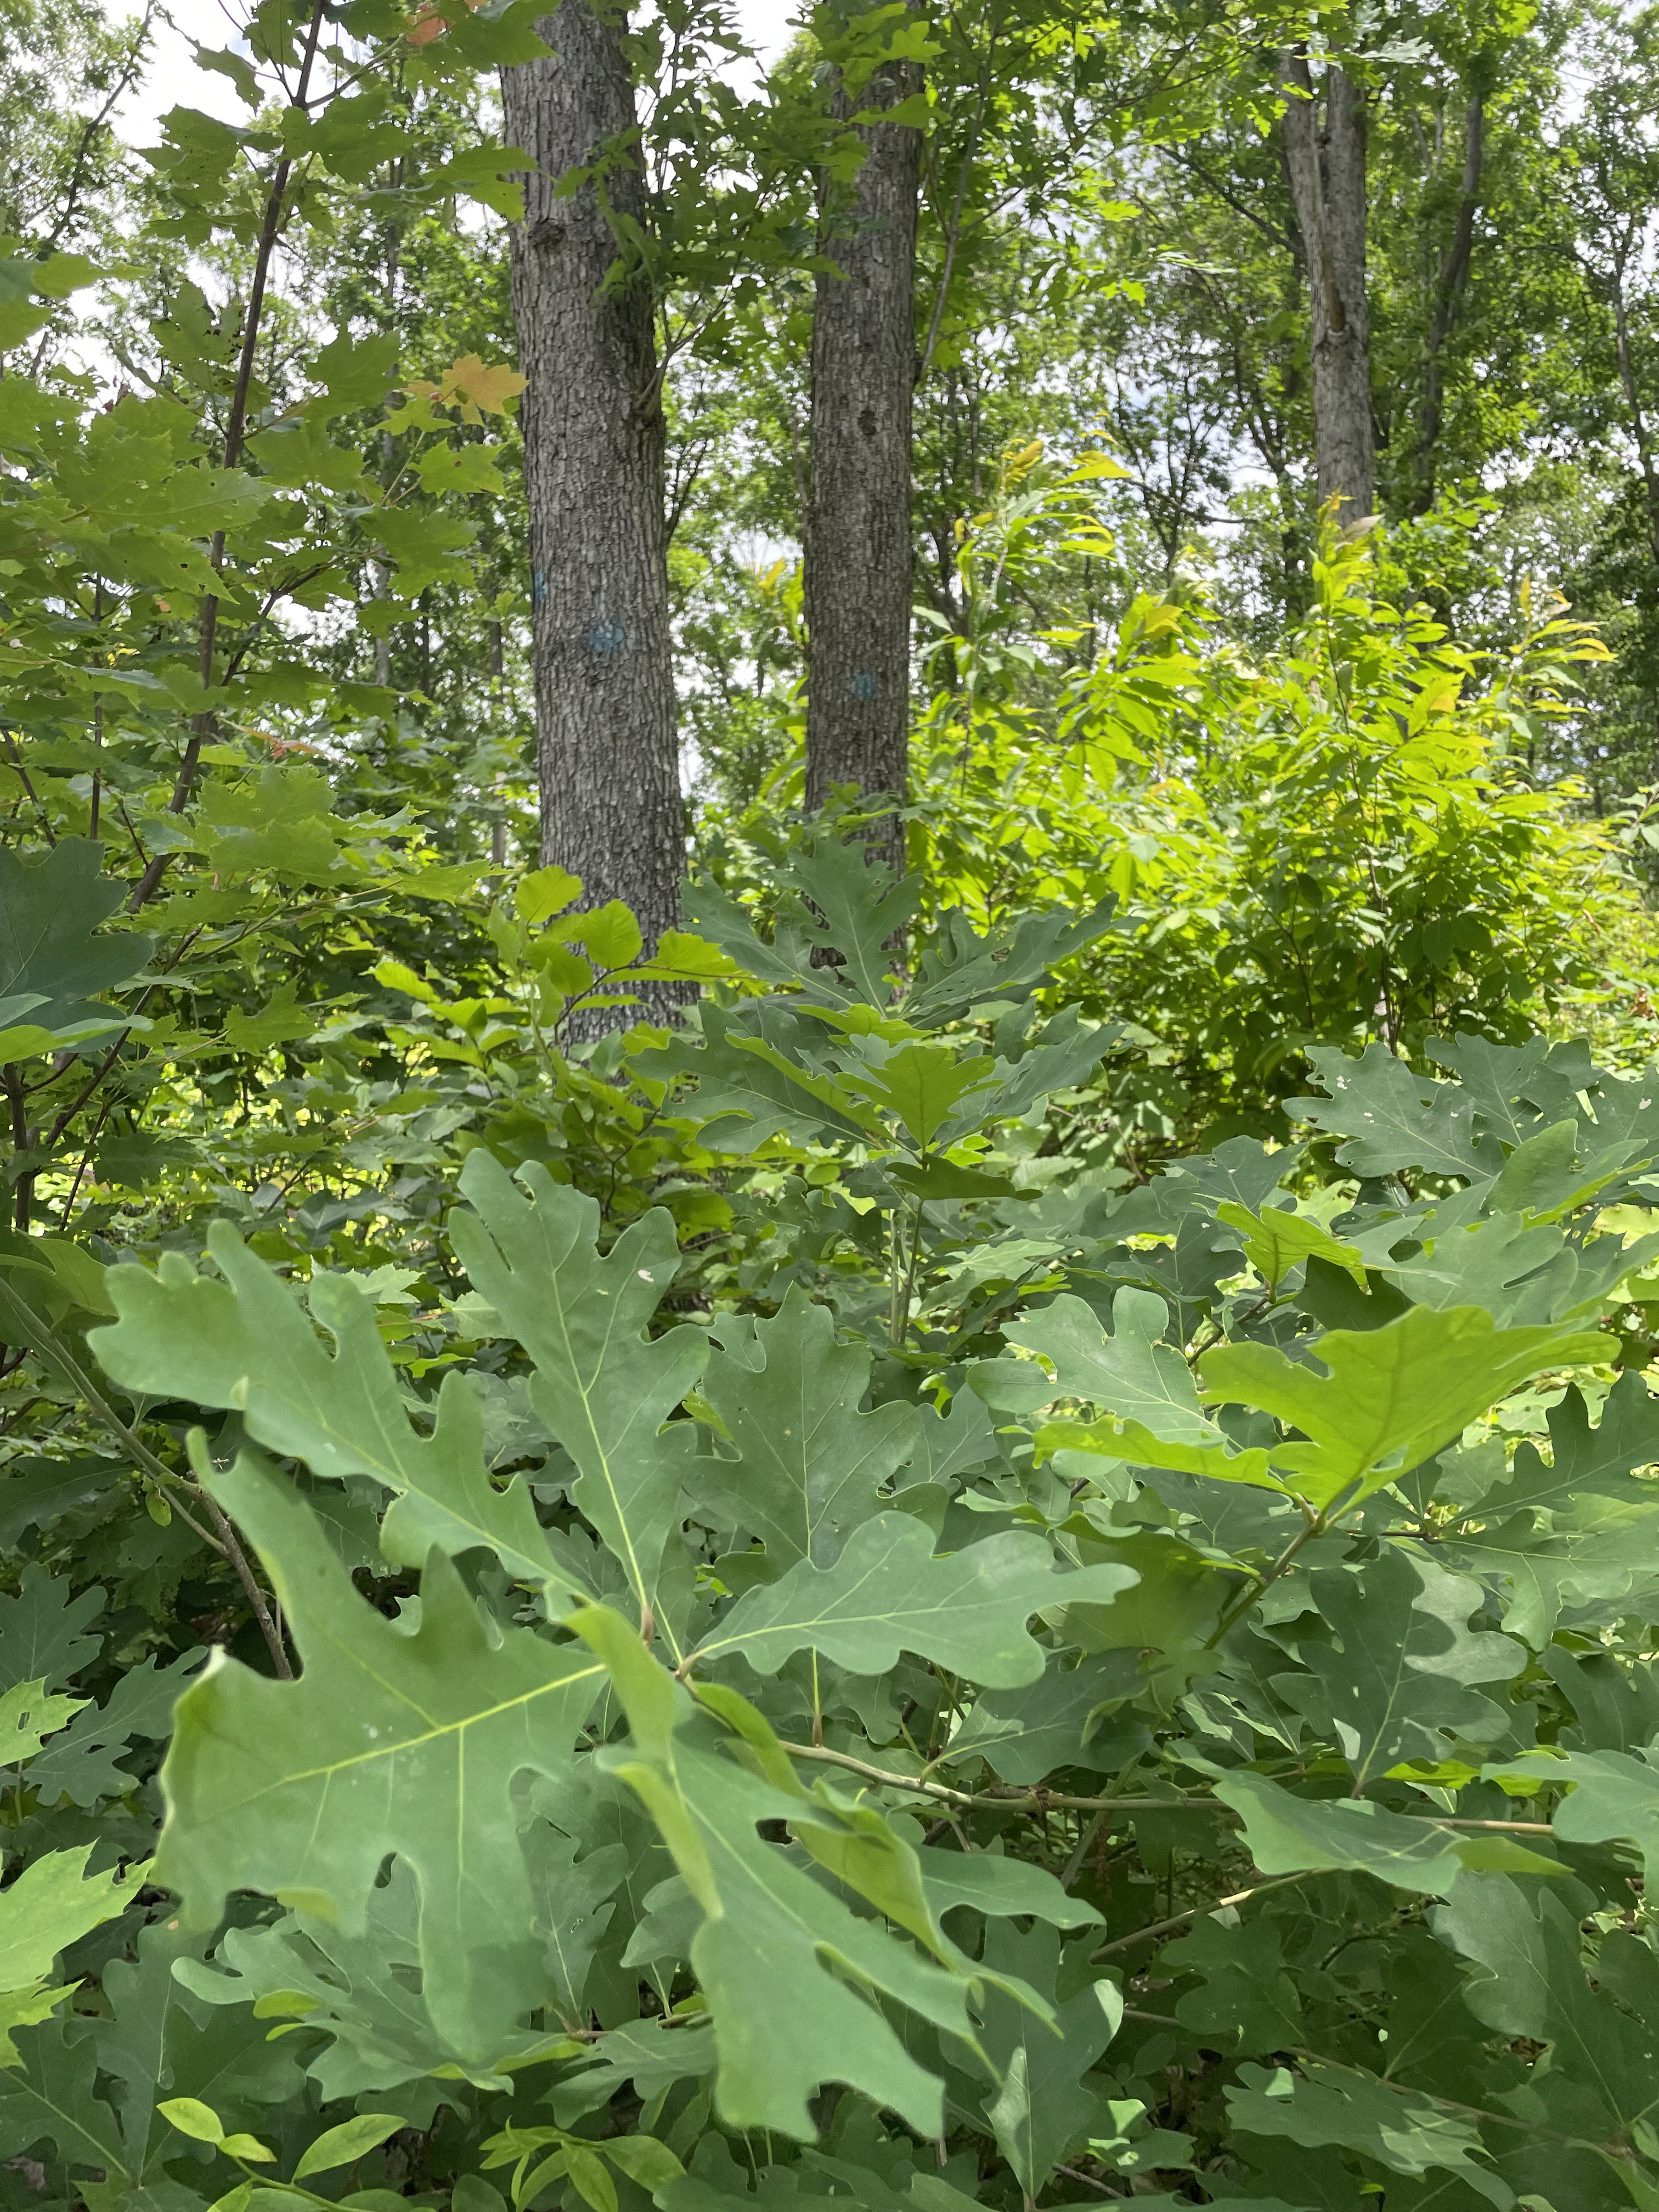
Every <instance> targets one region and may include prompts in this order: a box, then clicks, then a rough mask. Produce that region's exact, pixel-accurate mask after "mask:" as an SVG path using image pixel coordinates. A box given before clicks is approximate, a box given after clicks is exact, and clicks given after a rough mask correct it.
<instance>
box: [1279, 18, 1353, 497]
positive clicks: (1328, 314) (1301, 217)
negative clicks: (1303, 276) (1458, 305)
mask: <svg viewBox="0 0 1659 2212" xmlns="http://www.w3.org/2000/svg"><path fill="white" fill-rule="evenodd" d="M1279 85H1280V88H1281V89H1282V90H1283V92H1284V94H1285V116H1284V122H1283V125H1282V129H1283V144H1284V149H1285V170H1286V173H1288V175H1289V178H1290V185H1291V203H1292V204H1293V205H1294V207H1295V210H1296V221H1297V229H1298V230H1299V231H1300V232H1301V234H1302V246H1303V257H1304V264H1305V266H1306V269H1307V272H1308V307H1309V322H1310V331H1309V337H1310V352H1311V355H1312V357H1313V407H1314V459H1315V465H1316V474H1317V476H1318V480H1319V501H1320V504H1321V506H1323V505H1324V504H1325V502H1326V501H1328V500H1332V499H1337V500H1340V501H1341V502H1342V503H1341V506H1340V508H1339V509H1338V518H1339V520H1340V521H1342V522H1345V523H1353V522H1358V520H1360V519H1361V517H1362V516H1364V515H1368V514H1370V513H1371V511H1372V507H1373V505H1374V502H1375V483H1376V444H1375V437H1374V433H1373V430H1372V427H1371V365H1370V328H1369V324H1368V320H1367V314H1366V302H1365V100H1364V93H1363V92H1362V91H1361V90H1360V88H1359V87H1358V85H1357V84H1356V83H1355V82H1354V81H1353V79H1352V77H1351V76H1349V75H1348V73H1347V71H1346V70H1342V69H1339V68H1338V67H1337V66H1336V65H1335V64H1334V63H1332V64H1330V65H1329V66H1328V68H1327V70H1326V72H1325V76H1324V81H1323V84H1322V88H1321V90H1322V100H1323V106H1324V123H1323V127H1321V123H1320V107H1321V97H1320V95H1319V94H1316V92H1315V89H1314V85H1313V82H1312V79H1311V77H1310V74H1309V70H1308V58H1307V55H1306V53H1305V52H1301V51H1299V50H1298V51H1294V52H1283V53H1281V54H1280V55H1279Z"/></svg>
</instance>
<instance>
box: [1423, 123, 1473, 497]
mask: <svg viewBox="0 0 1659 2212" xmlns="http://www.w3.org/2000/svg"><path fill="white" fill-rule="evenodd" d="M1485 153H1486V101H1485V100H1484V99H1483V98H1482V97H1481V95H1480V93H1479V92H1478V91H1472V92H1471V93H1470V94H1469V100H1468V108H1467V109H1466V111H1465V112H1464V118H1463V184H1462V191H1460V193H1459V195H1458V201H1457V219H1456V221H1455V223H1454V224H1453V226H1452V235H1451V244H1450V246H1449V247H1448V248H1447V250H1446V258H1445V260H1444V262H1443V264H1442V266H1441V270H1440V282H1439V284H1438V285H1437V288H1436V291H1435V301H1434V315H1433V319H1432V320H1431V323H1430V325H1429V335H1428V339H1427V343H1426V344H1425V348H1424V362H1423V411H1422V414H1421V416H1420V417H1419V426H1418V436H1417V453H1416V457H1415V466H1414V469H1413V475H1414V476H1415V477H1416V479H1417V482H1416V487H1415V489H1414V491H1413V498H1412V508H1413V513H1417V514H1426V513H1428V511H1429V509H1430V507H1432V506H1433V505H1434V492H1435V473H1436V464H1437V459H1438V448H1439V444H1440V433H1441V431H1442V429H1443V428H1444V425H1445V419H1446V341H1447V340H1448V338H1449V337H1450V336H1451V333H1452V331H1453V329H1454V327H1455V325H1456V322H1457V318H1458V316H1459V314H1460V313H1462V306H1463V295H1464V294H1465V293H1466V292H1467V291H1468V283H1469V264H1470V262H1471V261H1472V259H1473V258H1474V218H1475V216H1476V215H1477V214H1478V213H1479V212H1480V172H1481V167H1482V163H1483V161H1484V159H1485Z"/></svg>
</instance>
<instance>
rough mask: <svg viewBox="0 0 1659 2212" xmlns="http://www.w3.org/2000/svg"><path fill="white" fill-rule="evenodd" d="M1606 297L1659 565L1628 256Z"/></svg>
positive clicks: (1657, 510) (1617, 263)
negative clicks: (1630, 304)
mask: <svg viewBox="0 0 1659 2212" xmlns="http://www.w3.org/2000/svg"><path fill="white" fill-rule="evenodd" d="M1607 297H1608V300H1609V302H1610V303H1611V305H1612V307H1613V333H1614V336H1615V337H1617V339H1618V342H1619V381H1620V386H1622V387H1623V390H1624V394H1625V405H1626V410H1628V412H1629V415H1630V428H1631V436H1632V438H1633V439H1634V441H1635V442H1636V459H1637V462H1638V465H1639V466H1640V468H1641V471H1642V488H1643V490H1644V494H1645V495H1646V501H1645V504H1646V513H1647V526H1648V550H1649V551H1650V553H1651V554H1652V556H1653V558H1654V560H1655V561H1656V562H1659V468H1656V466H1655V461H1654V451H1653V429H1652V425H1651V424H1650V422H1649V421H1648V418H1647V411H1646V410H1645V409H1644V406H1643V404H1642V392H1641V386H1639V385H1638V383H1637V380H1636V357H1635V355H1634V352H1633V351H1632V346H1631V337H1630V310H1629V307H1628V304H1627V302H1626V297H1625V256H1624V254H1623V253H1622V252H1619V253H1615V254H1614V255H1613V264H1612V274H1611V276H1610V277H1609V279H1608V283H1607Z"/></svg>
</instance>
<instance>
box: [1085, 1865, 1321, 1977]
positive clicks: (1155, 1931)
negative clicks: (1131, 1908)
mask: <svg viewBox="0 0 1659 2212" xmlns="http://www.w3.org/2000/svg"><path fill="white" fill-rule="evenodd" d="M1320 1871H1321V1869H1319V1868H1317V1867H1304V1868H1303V1869H1302V1870H1301V1872H1300V1873H1299V1874H1281V1875H1279V1876H1278V1877H1277V1878H1276V1879H1275V1880H1274V1881H1258V1882H1256V1883H1255V1884H1254V1885H1253V1886H1252V1887H1250V1888H1249V1889H1236V1890H1235V1891H1234V1892H1233V1893H1232V1895H1231V1897H1218V1898H1217V1899H1216V1900H1215V1902H1214V1903H1213V1904H1212V1905H1204V1904H1198V1905H1188V1906H1186V1907H1185V1909H1184V1910H1183V1911H1180V1912H1172V1913H1171V1914H1170V1917H1169V1918H1168V1919H1167V1920H1154V1921H1152V1922H1151V1923H1149V1924H1148V1925H1147V1926H1146V1927H1145V1928H1137V1929H1135V1931H1134V1933H1133V1936H1117V1937H1116V1938H1115V1940H1114V1941H1113V1942H1110V1943H1103V1944H1102V1945H1101V1947H1100V1948H1099V1949H1098V1950H1097V1951H1091V1953H1090V1954H1089V1956H1090V1959H1091V1960H1095V1959H1109V1958H1110V1957H1111V1955H1112V1954H1113V1953H1114V1952H1115V1951H1130V1950H1133V1948H1134V1947H1135V1945H1136V1944H1137V1943H1150V1942H1152V1938H1153V1937H1154V1936H1168V1935H1170V1934H1172V1933H1173V1932H1174V1930H1175V1929H1177V1928H1184V1927H1185V1926H1186V1925H1187V1923H1188V1921H1189V1920H1197V1919H1199V1918H1200V1917H1202V1916H1203V1915H1204V1914H1205V1913H1206V1912H1225V1911H1227V1909H1228V1907H1229V1906H1230V1905H1246V1904H1248V1903H1249V1900H1250V1899H1251V1898H1253V1897H1265V1896H1266V1895H1267V1892H1268V1891H1269V1890H1270V1889H1288V1888H1289V1887H1290V1886H1291V1883H1292V1882H1293V1881H1306V1880H1307V1878H1308V1876H1309V1875H1310V1874H1317V1873H1319V1872H1320Z"/></svg>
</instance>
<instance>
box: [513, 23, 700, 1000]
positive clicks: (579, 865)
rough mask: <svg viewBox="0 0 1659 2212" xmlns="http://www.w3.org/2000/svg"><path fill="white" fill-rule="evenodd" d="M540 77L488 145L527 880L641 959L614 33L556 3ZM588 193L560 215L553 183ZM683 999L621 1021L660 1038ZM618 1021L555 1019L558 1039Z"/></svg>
mask: <svg viewBox="0 0 1659 2212" xmlns="http://www.w3.org/2000/svg"><path fill="white" fill-rule="evenodd" d="M625 29H626V16H625V14H624V13H623V10H622V9H615V10H604V9H597V8H594V7H592V6H590V5H589V4H588V0H564V4H563V6H562V7H561V8H560V9H558V10H557V11H556V13H555V14H553V15H546V16H544V17H542V18H541V20H540V21H539V22H538V30H539V32H540V33H541V35H542V37H543V38H544V40H545V41H546V42H547V44H548V46H550V47H551V49H552V53H551V55H550V57H549V58H544V59H541V60H538V61H532V62H526V63H522V64H519V65H518V66H517V67H515V68H512V69H507V70H503V71H502V72H501V96H502V105H503V108H504V111H505V123H506V133H507V143H509V144H510V145H515V146H522V147H523V148H524V149H525V150H526V152H527V153H528V154H529V155H531V156H532V159H533V161H534V162H535V164H536V166H535V168H534V169H533V170H532V172H531V173H530V175H529V176H528V177H527V178H526V180H525V185H526V189H525V216H524V221H523V222H521V223H520V224H517V225H515V226H514V229H513V319H514V320H515V322H516V324H517V325H518V332H519V366H520V371H521V372H522V374H523V375H524V376H525V378H526V390H525V394H524V399H523V402H522V406H523V417H522V419H523V429H524V447H525V490H526V500H527V504H528V507H529V514H530V564H531V574H532V600H533V608H532V666H533V671H534V677H535V690H536V725H537V759H538V770H539V775H540V783H541V853H542V860H543V863H544V865H549V864H556V865H557V866H561V867H564V868H568V869H569V870H570V871H571V872H573V873H574V874H576V875H579V876H580V878H581V879H582V885H583V898H582V903H583V905H584V906H599V905H603V904H604V903H605V902H606V901H607V900H610V899H622V900H623V901H624V902H626V903H627V904H628V905H629V907H631V908H633V910H634V913H635V915H636V916H637V917H638V919H639V921H640V925H641V928H642V930H643V931H644V933H645V940H646V944H647V947H648V946H651V945H654V944H655V943H656V940H657V939H658V938H659V935H660V934H661V933H662V932H663V931H664V930H665V929H666V928H671V927H673V926H675V925H676V924H677V923H678V920H679V884H680V878H681V877H682V875H683V873H684V861H685V811H684V804H683V802H682V799H681V796H680V783H679V757H678V745H677V743H676V736H675V702H674V683H673V668H672V662H671V650H670V640H669V626H668V574H667V533H666V527H665V520H664V513H663V468H664V425H663V412H662V398H661V384H660V379H659V372H658V363H657V354H656V344H655V338H654V333H653V303H652V298H651V292H650V287H649V284H648V283H647V281H646V279H645V278H644V277H643V276H637V277H635V278H634V279H633V280H632V281H630V282H629V283H626V284H625V285H623V286H621V287H617V286H616V285H615V284H613V285H612V286H611V288H609V289H602V288H604V287H605V278H606V275H607V272H608V271H610V270H611V268H612V265H613V264H614V263H615V262H616V260H617V250H618V249H617V239H616V235H615V234H614V232H613V231H612V228H611V224H610V222H608V221H607V220H606V215H605V203H607V202H608V204H609V205H610V207H611V209H612V210H614V211H615V212H616V213H617V215H618V216H623V217H626V218H631V219H632V220H633V221H634V222H638V223H640V224H641V225H643V224H644V223H645V222H646V220H647V204H646V189H645V178H644V175H643V173H642V171H641V167H640V164H639V157H638V153H637V150H636V149H635V148H634V147H633V146H632V145H631V144H630V143H627V142H628V139H629V134H631V133H633V132H634V131H635V129H636V127H637V120H638V118H637V109H636V104H635V90H634V84H633V80H632V78H631V76H630V75H629V65H628V60H627V56H626V53H625V50H624V46H623V34H624V32H625ZM604 149H609V150H608V151H605V158H604V161H603V170H602V174H601V175H600V177H599V178H598V179H590V180H588V181H586V182H585V183H583V184H582V185H580V187H579V188H578V189H577V190H576V191H574V193H572V194H571V195H570V196H569V197H559V196H558V194H557V190H556V187H557V185H558V183H559V180H560V179H561V178H562V177H563V176H564V175H565V174H566V173H568V171H569V170H571V169H572V168H576V167H584V166H586V164H588V163H590V162H592V161H595V159H596V158H597V157H599V156H600V155H601V153H602V151H604ZM685 996H686V993H685V992H684V989H683V988H682V987H678V986H675V985H657V986H654V987H653V989H652V991H651V993H650V994H649V996H648V999H647V1000H646V1001H645V1002H643V1003H642V1004H641V1007H640V1008H639V1010H638V1011H639V1012H641V1013H645V1014H648V1015H649V1016H650V1017H651V1018H654V1019H657V1020H665V1019H668V1018H671V1010H672V1008H673V1007H674V1006H676V1005H678V1004H681V1003H683V1002H684V998H685ZM633 1018H635V1010H634V1009H632V1008H629V1007H621V1008H616V1009H605V1010H596V1011H594V1012H591V1013H588V1014H586V1015H580V1014H579V1015H575V1016H573V1017H572V1018H571V1021H570V1026H571V1028H572V1029H573V1030H574V1033H575V1034H576V1035H579V1036H580V1035H583V1034H586V1035H588V1036H592V1035H595V1034H597V1033H599V1032H600V1031H602V1030H605V1029H608V1028H614V1027H616V1026H617V1025H619V1024H624V1023H626V1022H628V1021H629V1020H631V1019H633Z"/></svg>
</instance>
